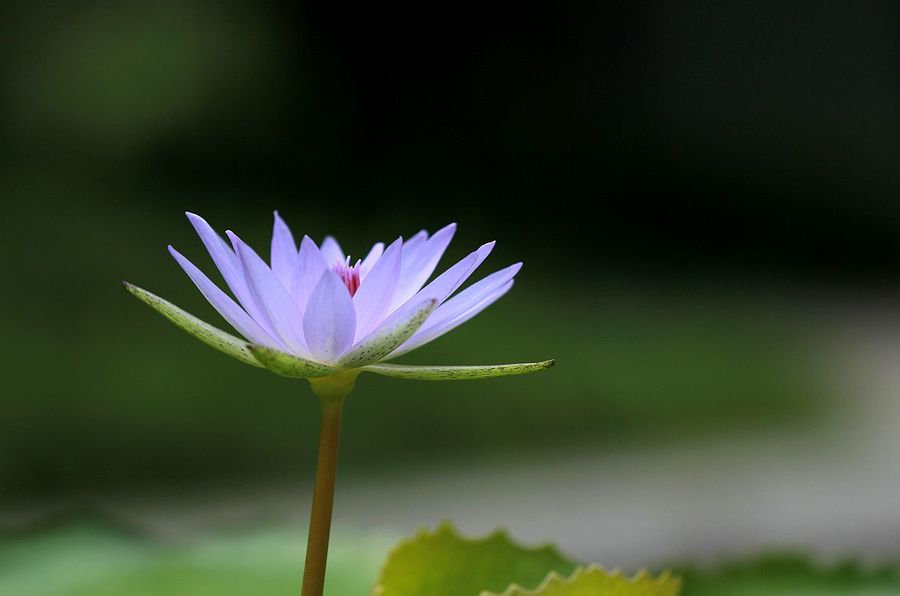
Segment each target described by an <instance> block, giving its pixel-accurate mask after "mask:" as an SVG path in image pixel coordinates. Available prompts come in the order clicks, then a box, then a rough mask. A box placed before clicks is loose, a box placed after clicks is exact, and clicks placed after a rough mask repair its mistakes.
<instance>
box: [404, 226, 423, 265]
mask: <svg viewBox="0 0 900 596" xmlns="http://www.w3.org/2000/svg"><path fill="white" fill-rule="evenodd" d="M427 241H428V232H426V231H425V230H419V231H418V232H416V234H415V235H414V236H413V237H412V238H410V239H409V240H407V241H406V242H404V243H403V260H404V261H412V260H415V258H416V256H417V255H418V254H419V251H420V250H422V247H423V246H425V243H426V242H427Z"/></svg>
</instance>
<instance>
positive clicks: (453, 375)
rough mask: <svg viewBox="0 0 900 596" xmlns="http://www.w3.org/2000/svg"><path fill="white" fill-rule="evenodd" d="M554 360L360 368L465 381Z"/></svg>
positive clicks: (509, 373)
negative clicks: (472, 364) (480, 364)
mask: <svg viewBox="0 0 900 596" xmlns="http://www.w3.org/2000/svg"><path fill="white" fill-rule="evenodd" d="M554 364H556V360H544V361H543V362H523V363H519V364H488V365H485V366H415V365H405V364H370V365H368V366H363V367H362V370H363V371H367V372H372V373H375V374H379V375H384V376H386V377H396V378H398V379H416V380H419V381H466V380H471V379H489V378H491V377H509V376H512V375H524V374H527V373H531V372H538V371H541V370H545V369H548V368H550V367H552V366H553V365H554Z"/></svg>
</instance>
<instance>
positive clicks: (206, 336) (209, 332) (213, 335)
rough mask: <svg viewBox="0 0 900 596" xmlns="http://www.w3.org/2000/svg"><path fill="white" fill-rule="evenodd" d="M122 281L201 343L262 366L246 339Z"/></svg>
mask: <svg viewBox="0 0 900 596" xmlns="http://www.w3.org/2000/svg"><path fill="white" fill-rule="evenodd" d="M122 283H123V284H124V285H125V289H126V290H128V291H129V292H131V293H132V294H133V295H134V296H135V297H136V298H138V300H140V301H141V302H143V303H145V304H147V305H148V306H150V307H151V308H152V309H153V310H155V311H156V312H158V313H160V314H161V315H163V316H164V317H166V318H167V319H169V320H170V321H172V322H173V323H175V325H177V326H178V327H180V328H181V329H183V330H184V331H187V332H188V333H190V334H191V335H193V336H194V337H196V338H197V339H199V340H200V341H202V342H203V343H205V344H207V345H208V346H211V347H213V348H215V349H217V350H219V351H220V352H224V353H226V354H228V355H229V356H231V357H232V358H236V359H237V360H240V361H241V362H243V363H244V364H249V365H251V366H258V367H260V368H262V366H263V365H262V364H260V363H259V362H257V360H256V358H254V356H253V354H252V353H251V352H250V349H249V348H248V346H247V342H246V341H244V340H242V339H240V338H237V337H235V336H233V335H231V334H229V333H226V332H224V331H222V330H221V329H219V328H217V327H213V326H212V325H210V324H209V323H205V322H204V321H201V320H200V319H198V318H197V317H195V316H194V315H192V314H190V313H188V312H186V311H184V310H182V309H180V308H178V307H177V306H175V305H174V304H172V303H171V302H169V301H168V300H165V299H163V298H160V297H159V296H157V295H156V294H153V293H151V292H148V291H147V290H145V289H143V288H139V287H137V286H135V285H133V284H130V283H128V282H127V281H126V282H122Z"/></svg>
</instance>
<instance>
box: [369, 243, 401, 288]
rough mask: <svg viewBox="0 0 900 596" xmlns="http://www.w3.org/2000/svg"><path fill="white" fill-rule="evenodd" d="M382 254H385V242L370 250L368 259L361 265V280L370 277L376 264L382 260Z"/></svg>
mask: <svg viewBox="0 0 900 596" xmlns="http://www.w3.org/2000/svg"><path fill="white" fill-rule="evenodd" d="M404 246H405V245H404ZM382 254H384V242H378V243H376V244H375V245H374V246H373V247H372V248H371V249H370V250H369V254H367V255H366V258H365V259H363V260H362V263H360V265H359V279H360V280H364V279H366V276H367V275H369V271H371V270H372V267H374V266H375V263H377V262H378V259H380V258H381V255H382Z"/></svg>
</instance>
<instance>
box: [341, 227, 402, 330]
mask: <svg viewBox="0 0 900 596" xmlns="http://www.w3.org/2000/svg"><path fill="white" fill-rule="evenodd" d="M402 250H403V239H401V238H398V239H397V240H395V241H394V242H392V243H391V245H390V246H388V247H387V250H385V251H384V255H382V257H381V258H380V259H378V262H377V263H375V266H374V267H372V271H371V272H370V273H369V275H368V276H367V277H366V282H365V283H363V284H360V286H359V289H358V290H357V291H356V294H355V295H354V296H353V306H354V307H355V308H356V339H359V338H361V337H365V336H366V335H367V334H368V333H369V332H371V331H372V330H373V329H375V327H377V326H378V324H379V323H380V322H381V321H382V320H384V317H385V315H387V314H388V308H389V307H390V306H391V302H392V300H393V297H394V289H395V288H396V287H397V282H398V281H399V279H400V267H401V261H400V255H401V254H402ZM345 291H346V289H345Z"/></svg>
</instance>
